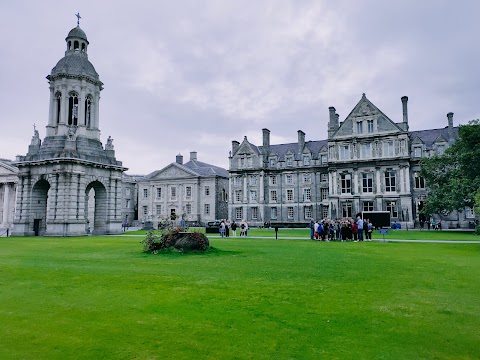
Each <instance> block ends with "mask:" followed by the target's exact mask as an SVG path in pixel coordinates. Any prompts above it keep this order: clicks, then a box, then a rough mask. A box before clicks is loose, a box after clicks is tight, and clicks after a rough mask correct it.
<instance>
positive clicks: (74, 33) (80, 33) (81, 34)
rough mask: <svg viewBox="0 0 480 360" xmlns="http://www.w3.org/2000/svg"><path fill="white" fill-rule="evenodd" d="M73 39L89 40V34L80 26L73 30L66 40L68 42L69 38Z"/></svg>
mask: <svg viewBox="0 0 480 360" xmlns="http://www.w3.org/2000/svg"><path fill="white" fill-rule="evenodd" d="M73 37H76V38H80V39H83V40H87V34H85V31H83V30H82V29H81V28H80V26H77V27H74V28H73V29H72V30H70V32H69V33H68V35H67V38H66V39H65V40H67V41H68V38H73ZM87 43H88V40H87Z"/></svg>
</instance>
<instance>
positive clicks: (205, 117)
mask: <svg viewBox="0 0 480 360" xmlns="http://www.w3.org/2000/svg"><path fill="white" fill-rule="evenodd" d="M77 11H79V12H80V14H81V16H82V19H81V20H80V27H81V28H82V29H83V30H84V31H85V32H86V34H87V36H88V40H89V42H90V46H89V48H88V53H89V60H90V61H91V62H92V63H93V65H94V66H95V68H96V70H97V72H98V73H99V75H100V79H101V80H102V81H103V82H104V84H105V88H104V90H103V91H102V98H101V102H100V129H101V131H102V141H103V142H104V143H105V142H106V139H107V137H108V136H109V135H111V136H112V138H113V139H114V142H113V144H114V146H115V150H116V156H117V159H118V160H121V161H123V164H124V165H125V166H126V167H128V168H129V170H128V172H127V173H129V174H148V173H150V172H152V171H154V170H158V169H161V168H163V167H164V166H166V165H167V164H169V163H170V162H172V161H174V160H175V155H177V154H178V153H181V154H182V155H184V158H185V159H186V160H188V157H189V152H190V151H197V152H198V159H199V160H201V161H205V162H208V163H212V164H216V165H219V166H223V167H225V168H228V152H229V150H230V149H231V141H232V140H238V141H242V139H243V137H244V136H247V137H248V139H249V140H250V141H251V142H253V143H256V144H258V145H261V133H262V131H261V129H262V128H264V127H266V128H268V129H270V131H271V142H272V143H285V142H295V141H296V140H297V130H303V131H304V132H305V133H306V140H307V141H308V140H321V139H326V137H327V122H328V107H329V106H335V108H336V109H337V112H338V113H339V114H340V120H341V121H342V120H343V119H344V118H345V116H347V115H348V113H349V112H350V111H351V110H352V108H353V107H354V106H355V105H356V103H357V102H358V101H359V100H360V98H361V95H362V93H366V95H367V97H368V98H369V99H370V100H371V101H372V102H373V103H374V104H376V105H377V106H378V107H379V108H380V109H381V110H382V111H383V112H384V113H385V114H387V115H388V116H389V117H390V118H391V119H392V120H393V121H395V122H400V121H401V120H402V107H401V101H400V98H401V97H402V96H403V95H407V96H408V97H409V103H408V106H409V123H410V129H411V130H422V129H428V128H439V127H444V126H446V125H447V118H446V114H447V113H448V112H449V111H452V112H454V113H455V115H454V123H455V125H458V124H465V123H467V122H468V121H469V120H471V119H476V118H479V117H480V107H479V101H480V66H479V59H480V46H479V39H480V28H479V26H478V17H479V14H480V2H479V1H476V0H468V1H467V0H457V1H446V0H435V1H433V0H428V1H427V0H403V1H395V2H393V1H382V0H364V1H363V0H336V1H321V0H316V1H309V0H292V1H282V0H271V1H270V0H258V1H253V0H252V1H247V0H242V1H240V0H237V1H230V0H218V1H216V0H215V1H214V0H205V1H200V0H197V1H193V0H192V1H188V0H177V1H143V0H137V1H129V2H127V1H113V0H102V1H90V0H84V1H82V2H75V3H74V2H72V1H62V2H60V1H51V0H43V1H33V0H32V1H27V0H19V1H8V2H7V1H2V2H1V4H0V34H1V35H0V40H1V46H2V50H1V54H2V56H1V57H0V69H1V70H0V71H1V75H2V79H1V81H0V91H1V96H0V107H1V109H2V111H1V116H2V118H1V127H0V129H1V130H0V134H1V137H0V158H7V159H14V158H15V155H17V154H23V155H24V154H25V153H26V152H27V150H28V145H29V143H30V139H31V136H32V135H33V124H34V123H35V124H36V125H37V127H38V129H39V131H40V136H41V137H42V138H43V137H44V136H45V126H46V125H47V120H48V101H49V90H48V81H47V80H46V79H45V76H47V75H48V74H49V73H50V71H51V69H52V68H53V67H54V66H55V64H56V63H57V61H58V60H59V59H61V58H62V57H63V56H64V52H65V48H66V45H65V37H66V35H67V34H68V32H69V30H70V29H72V28H73V27H75V26H76V17H75V16H74V14H75V13H76V12H77Z"/></svg>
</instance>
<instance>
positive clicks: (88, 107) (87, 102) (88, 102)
mask: <svg viewBox="0 0 480 360" xmlns="http://www.w3.org/2000/svg"><path fill="white" fill-rule="evenodd" d="M91 120H92V99H91V97H90V96H87V98H86V99H85V123H84V125H85V126H86V127H87V128H89V127H90V125H91Z"/></svg>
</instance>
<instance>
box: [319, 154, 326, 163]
mask: <svg viewBox="0 0 480 360" xmlns="http://www.w3.org/2000/svg"><path fill="white" fill-rule="evenodd" d="M320 161H321V162H322V164H324V165H325V164H327V163H328V156H327V154H323V155H320Z"/></svg>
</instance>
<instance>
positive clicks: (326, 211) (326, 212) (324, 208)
mask: <svg viewBox="0 0 480 360" xmlns="http://www.w3.org/2000/svg"><path fill="white" fill-rule="evenodd" d="M322 216H323V218H324V219H327V218H328V206H324V207H323V208H322Z"/></svg>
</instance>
